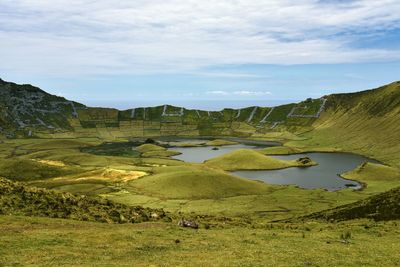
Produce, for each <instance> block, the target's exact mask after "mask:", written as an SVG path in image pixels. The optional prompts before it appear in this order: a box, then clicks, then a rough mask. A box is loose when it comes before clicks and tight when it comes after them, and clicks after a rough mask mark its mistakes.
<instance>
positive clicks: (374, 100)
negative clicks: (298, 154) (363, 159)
mask: <svg viewBox="0 0 400 267" xmlns="http://www.w3.org/2000/svg"><path fill="white" fill-rule="evenodd" d="M399 102H400V83H399V82H397V83H392V84H389V85H387V86H384V87H382V88H380V89H377V90H370V91H364V92H359V93H354V94H339V95H332V96H329V98H328V102H327V103H328V106H327V109H326V111H325V112H323V113H322V116H321V118H319V119H318V120H316V121H315V123H314V124H313V128H314V130H312V131H310V132H308V133H304V134H302V135H301V137H303V138H304V140H302V141H292V142H289V143H287V144H286V145H289V146H297V147H308V148H314V147H331V148H333V149H341V150H343V151H346V152H353V153H358V154H362V155H364V156H368V157H372V158H375V159H378V160H380V161H382V162H384V163H386V164H390V165H392V166H394V167H397V168H400V153H399V151H400V142H399V140H400V123H399V112H400V104H399Z"/></svg>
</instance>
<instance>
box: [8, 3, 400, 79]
mask: <svg viewBox="0 0 400 267" xmlns="http://www.w3.org/2000/svg"><path fill="white" fill-rule="evenodd" d="M324 2H325V1H317V0H299V1H289V0H260V1H248V0H220V1H212V0H186V1H182V0H152V1H145V0H121V1H113V2H111V1H106V0H99V1H92V0H79V1H78V0H68V1H67V0H54V1H47V0H36V1H31V0H2V1H0V40H1V42H0V57H1V58H2V62H7V64H3V65H2V66H1V67H0V71H14V72H29V73H42V74H43V73H46V74H55V75H68V74H82V75H88V74H113V73H116V74H126V73H128V74H137V73H156V72H177V71H181V72H182V71H183V72H193V71H196V70H199V69H202V68H205V67H208V66H214V65H224V64H308V63H347V62H366V61H385V60H396V59H400V51H398V50H391V49H389V48H387V49H385V48H376V49H371V48H355V47H353V46H351V45H349V42H352V41H354V40H353V37H352V36H354V34H363V33H368V34H370V32H375V31H380V30H388V29H392V28H395V27H399V26H398V25H399V22H400V1H398V0H381V1H375V0H359V1H346V2H341V4H338V3H336V4H330V3H333V2H334V1H326V2H327V3H324ZM350 33H351V34H350ZM228 75H229V74H228Z"/></svg>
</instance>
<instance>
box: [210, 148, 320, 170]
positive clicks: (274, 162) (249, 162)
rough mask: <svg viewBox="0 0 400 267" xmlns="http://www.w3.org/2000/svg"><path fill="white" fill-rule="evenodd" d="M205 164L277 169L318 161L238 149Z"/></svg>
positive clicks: (250, 168) (307, 165)
mask: <svg viewBox="0 0 400 267" xmlns="http://www.w3.org/2000/svg"><path fill="white" fill-rule="evenodd" d="M205 164H206V165H207V166H209V167H213V168H219V169H222V170H227V171H228V170H229V171H234V170H275V169H284V168H289V167H309V166H313V165H315V164H316V163H315V162H313V161H312V160H310V159H304V160H303V161H302V160H280V159H276V158H273V157H269V156H265V155H263V154H261V153H259V152H257V151H254V150H250V149H238V150H234V151H231V152H229V153H226V154H224V155H222V156H219V157H216V158H213V159H210V160H207V161H206V162H205Z"/></svg>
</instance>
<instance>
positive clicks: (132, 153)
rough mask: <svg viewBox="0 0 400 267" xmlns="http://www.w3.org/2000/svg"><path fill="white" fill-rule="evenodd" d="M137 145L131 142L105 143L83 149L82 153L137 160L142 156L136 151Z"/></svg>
mask: <svg viewBox="0 0 400 267" xmlns="http://www.w3.org/2000/svg"><path fill="white" fill-rule="evenodd" d="M136 145H137V144H136V143H131V142H124V143H103V144H100V145H97V146H90V147H83V148H81V151H82V152H85V153H90V154H95V155H102V156H122V157H133V158H137V157H139V156H140V152H138V151H136V150H135V149H134V148H135V147H136Z"/></svg>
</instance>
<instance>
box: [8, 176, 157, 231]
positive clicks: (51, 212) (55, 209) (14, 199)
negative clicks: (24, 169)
mask: <svg viewBox="0 0 400 267" xmlns="http://www.w3.org/2000/svg"><path fill="white" fill-rule="evenodd" d="M152 213H155V214H157V216H158V217H159V218H161V217H162V216H164V212H163V211H162V210H151V209H144V208H142V207H131V206H126V205H123V204H118V203H113V202H111V201H109V200H105V199H100V198H89V197H85V196H75V195H72V194H70V193H59V192H55V191H50V190H46V189H38V188H34V187H29V186H25V185H23V184H21V183H18V182H12V181H10V180H7V179H3V178H0V214H7V215H28V216H42V217H52V218H68V219H75V220H82V221H99V222H110V223H113V222H117V223H122V222H141V221H148V220H149V219H150V217H151V214H152Z"/></svg>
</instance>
